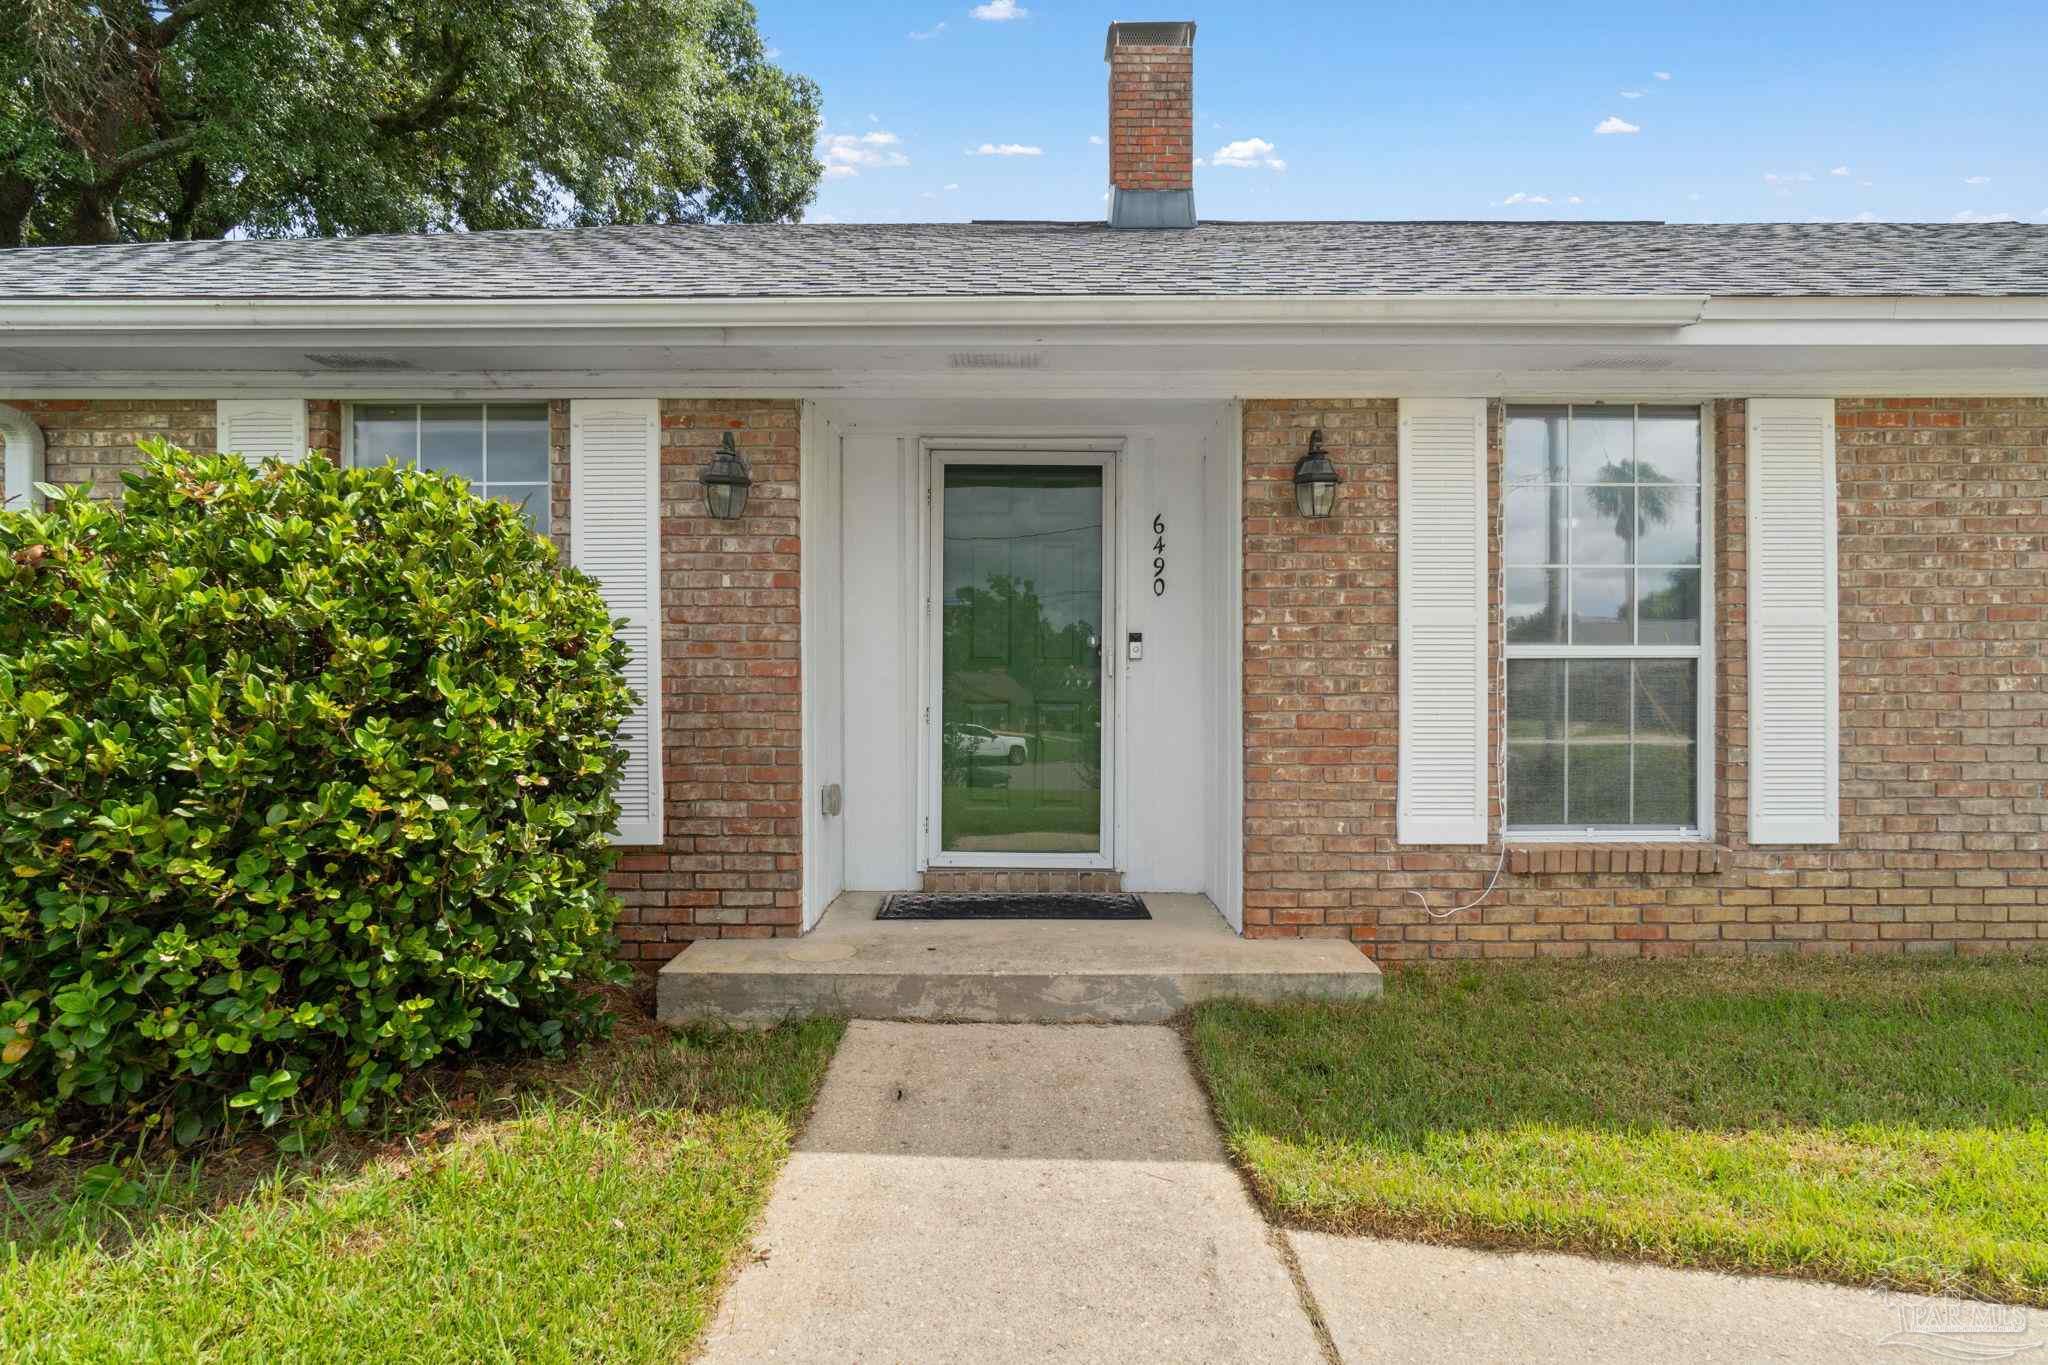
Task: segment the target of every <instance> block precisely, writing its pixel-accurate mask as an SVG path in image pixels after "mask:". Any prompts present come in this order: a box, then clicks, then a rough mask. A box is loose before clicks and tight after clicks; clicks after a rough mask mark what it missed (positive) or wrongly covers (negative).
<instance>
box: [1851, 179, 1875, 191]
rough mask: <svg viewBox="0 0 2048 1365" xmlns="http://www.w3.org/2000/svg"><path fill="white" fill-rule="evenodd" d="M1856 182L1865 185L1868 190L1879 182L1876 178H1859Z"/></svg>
mask: <svg viewBox="0 0 2048 1365" xmlns="http://www.w3.org/2000/svg"><path fill="white" fill-rule="evenodd" d="M1856 183H1857V184H1858V185H1861V186H1862V187H1863V188H1864V189H1866V190H1867V189H1870V188H1871V187H1873V186H1874V185H1876V184H1877V182H1876V181H1875V180H1859V181H1857V182H1856Z"/></svg>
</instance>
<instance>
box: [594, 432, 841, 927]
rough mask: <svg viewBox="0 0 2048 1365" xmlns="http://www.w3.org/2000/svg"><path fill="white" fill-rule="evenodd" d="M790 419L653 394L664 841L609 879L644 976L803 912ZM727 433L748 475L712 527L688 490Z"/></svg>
mask: <svg viewBox="0 0 2048 1365" xmlns="http://www.w3.org/2000/svg"><path fill="white" fill-rule="evenodd" d="M798 411H799V409H798V405H797V404H796V403H794V402H776V401H768V400H757V399H664V400H662V404H661V425H662V451H661V547H662V548H661V570H662V573H661V601H662V611H663V615H664V617H665V621H666V623H665V625H664V627H663V631H662V692H663V697H662V728H663V754H662V764H663V771H662V778H663V781H664V782H665V783H666V785H667V789H668V810H667V826H666V828H667V835H668V841H667V843H666V844H664V845H663V846H662V847H661V848H659V849H647V850H627V851H626V852H625V853H624V854H623V855H622V856H621V858H620V861H619V869H618V871H617V873H616V874H615V875H614V879H613V884H614V886H615V887H616V888H617V889H618V892H619V895H620V897H621V899H622V900H623V901H624V902H625V906H626V908H625V912H624V914H623V915H622V916H621V918H620V924H619V934H620V937H621V939H623V940H624V949H623V952H624V955H625V956H626V957H628V958H629V959H632V960H634V961H636V962H639V963H641V964H643V965H645V966H647V967H650V968H652V967H656V966H659V965H660V964H661V963H662V962H665V961H667V960H668V959H669V958H671V957H673V956H675V954H676V953H677V952H678V951H680V950H681V949H682V948H683V946H684V945H685V944H687V943H688V942H689V941H690V940H692V939H699V938H720V937H725V938H740V937H767V936H769V935H774V934H794V933H796V932H797V929H798V925H799V922H800V920H801V917H802V903H801V890H802V877H803V859H802V833H803V791H802V782H803V774H802V761H803V760H802V735H801V725H802V713H801V709H800V706H799V697H798V689H799V687H800V680H799V677H798V640H797V613H798V605H799V601H798V591H797V567H798V555H797V532H798V522H797V456H798V450H797V434H798V426H797V424H798ZM728 430H730V431H732V432H733V433H734V436H735V438H736V440H737V443H738V445H739V449H740V453H741V455H742V456H744V457H745V459H746V461H747V465H748V467H749V468H750V469H751V471H752V473H753V476H754V487H753V491H752V493H751V495H750V496H749V497H748V499H747V510H746V515H745V516H744V517H743V518H741V519H740V520H739V521H737V522H720V521H714V520H712V519H711V518H710V516H709V515H708V514H707V513H706V512H705V510H704V494H703V490H702V488H701V487H700V485H699V483H698V478H699V476H700V475H701V473H702V472H703V468H704V465H705V463H706V461H708V460H709V459H710V458H711V454H712V452H713V451H714V450H715V449H716V448H717V446H718V440H719V436H720V435H721V433H723V432H725V431H728ZM565 482H566V473H565V472H563V471H559V470H558V471H557V487H558V492H559V491H560V489H561V487H562V485H563V484H564V483H565Z"/></svg>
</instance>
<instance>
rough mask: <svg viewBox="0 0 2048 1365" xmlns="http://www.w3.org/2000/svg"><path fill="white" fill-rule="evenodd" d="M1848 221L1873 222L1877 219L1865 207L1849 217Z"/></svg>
mask: <svg viewBox="0 0 2048 1365" xmlns="http://www.w3.org/2000/svg"><path fill="white" fill-rule="evenodd" d="M1849 221H1850V222H1852V223H1874V222H1876V221H1877V215H1876V214H1874V213H1872V212H1871V211H1870V210H1869V209H1865V210H1863V212H1861V213H1859V214H1857V215H1856V216H1855V217H1854V218H1851V219H1850V220H1849Z"/></svg>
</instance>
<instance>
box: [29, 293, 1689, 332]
mask: <svg viewBox="0 0 2048 1365" xmlns="http://www.w3.org/2000/svg"><path fill="white" fill-rule="evenodd" d="M1706 302H1707V300H1706V297H1705V296H1704V295H1640V296H1638V295H1626V296H1613V297H1571V298H1558V297H1550V296H1541V295H1498V294H1486V295H1481V294H1474V295H1439V294H1429V295H1379V296H1373V297H1357V296H1348V295H1347V296H1324V295H1305V296H1299V297H1252V296H1242V295H1227V296H1214V295H1186V296H1174V297H1158V296H1130V295H1081V296H1074V297H1067V298H1042V297H1008V296H996V297H985V298H977V297H961V298H811V299H666V298H649V299H544V298H531V299H260V300H257V299H77V298H74V299H47V300H46V299H18V300H6V299H0V304H4V305H5V307H4V310H0V336H10V335H11V336H19V337H41V336H46V335H48V334H52V333H57V334H67V333H75V334H80V335H104V334H107V333H116V334H131V335H140V334H162V333H167V332H211V333H222V332H227V333H236V332H244V333H251V334H269V333H272V332H276V331H291V332H314V333H317V334H320V335H324V336H328V337H334V336H338V335H351V334H356V333H364V332H367V333H372V334H375V335H379V336H385V337H390V338H394V339H395V338H397V337H401V336H405V335H408V334H436V333H444V332H449V331H467V332H483V333H490V332H514V333H530V332H532V331H534V330H535V329H537V328H545V329H546V330H547V331H549V332H556V331H563V330H577V329H583V330H589V331H600V332H601V331H617V330H662V331H675V330H697V329H704V330H713V331H728V330H732V329H752V328H766V329H784V328H790V329H815V328H860V329H874V328H890V327H902V328H918V329H923V328H948V327H962V326H966V327H989V326H995V327H1041V326H1057V327H1098V326H1110V327H1129V326H1142V327H1183V326H1205V327H1214V326H1216V325H1217V324H1219V323H1220V324H1228V325H1231V326H1265V327H1287V326H1294V327H1327V326H1346V325H1350V326H1377V325H1387V324H1394V325H1406V326H1432V325H1465V326H1470V325H1475V324H1478V325H1485V326H1529V325H1536V326H1572V327H1612V326H1624V327H1683V326H1687V325H1689V324H1691V323H1693V322H1696V321H1698V320H1699V317H1700V311H1701V308H1702V307H1703V306H1704V305H1705V303H1706ZM309 309H317V310H318V313H317V321H309Z"/></svg>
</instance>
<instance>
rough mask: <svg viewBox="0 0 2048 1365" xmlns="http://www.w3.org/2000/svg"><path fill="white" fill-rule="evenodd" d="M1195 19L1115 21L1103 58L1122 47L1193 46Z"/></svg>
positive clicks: (1104, 42) (1105, 45) (1105, 59)
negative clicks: (1136, 21)
mask: <svg viewBox="0 0 2048 1365" xmlns="http://www.w3.org/2000/svg"><path fill="white" fill-rule="evenodd" d="M1194 45H1195V21H1194V20H1192V19H1173V20H1166V21H1156V20H1155V21H1152V22H1149V23H1135V24H1133V23H1114V24H1111V25H1110V26H1109V36H1108V38H1106V39H1105V40H1104V41H1103V44H1102V60H1104V61H1105V62H1106V61H1108V60H1109V58H1110V54H1111V53H1113V52H1114V51H1115V50H1116V49H1117V48H1120V47H1193V46H1194Z"/></svg>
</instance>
